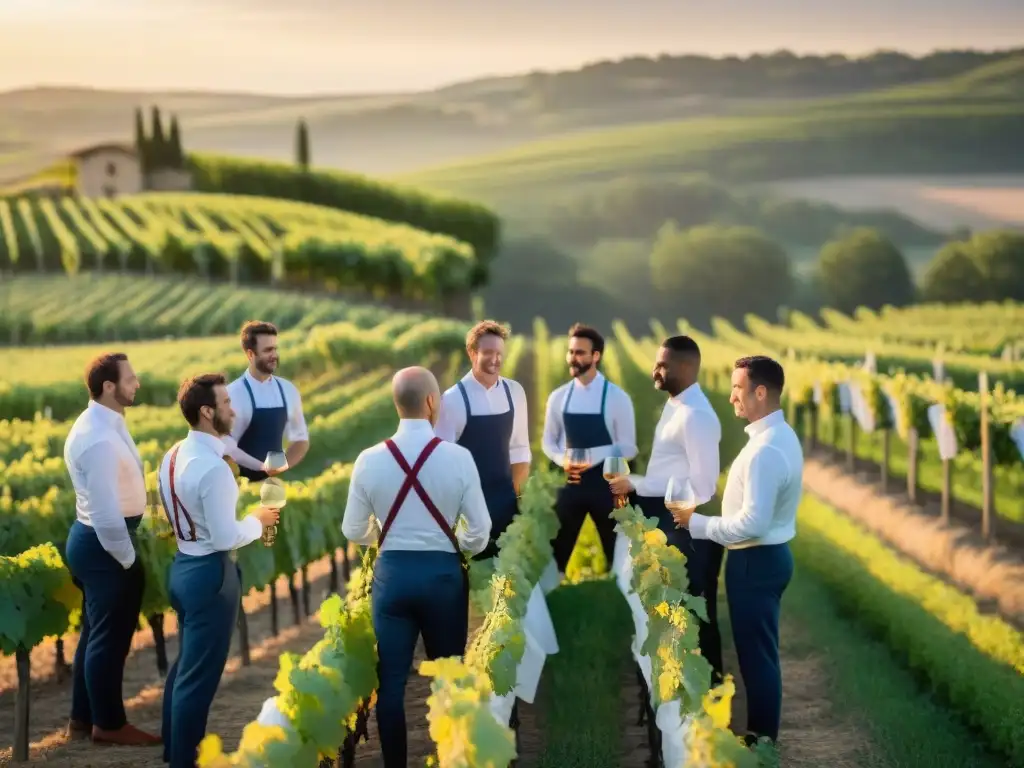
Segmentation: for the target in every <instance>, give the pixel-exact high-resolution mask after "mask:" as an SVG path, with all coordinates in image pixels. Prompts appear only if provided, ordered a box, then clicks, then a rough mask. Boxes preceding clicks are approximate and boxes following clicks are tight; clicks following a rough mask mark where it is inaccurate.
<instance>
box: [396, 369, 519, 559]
mask: <svg viewBox="0 0 1024 768" xmlns="http://www.w3.org/2000/svg"><path fill="white" fill-rule="evenodd" d="M502 382H505V383H506V384H508V391H509V394H510V395H512V405H513V406H515V414H514V415H513V417H512V436H511V437H510V438H509V441H508V458H509V464H529V463H530V459H531V458H532V455H533V454H532V452H531V451H530V433H529V424H530V419H529V414H528V413H527V411H526V391H525V390H524V389H523V385H522V384H520V383H519V382H518V381H513V380H512V379H506V378H504V377H501V376H499V377H498V382H497V383H496V384H495V385H494V386H493V387H491V388H490V389H488V388H487V387H485V386H484V385H483V384H481V383H480V382H479V381H478V380H477V378H476V376H474V375H473V372H472V371H470V372H469V373H467V374H466V375H465V376H463V377H462V386H464V387H465V388H466V397H467V398H469V408H470V411H471V412H472V414H473V415H474V416H496V415H498V414H499V413H508V397H507V396H506V395H505V387H503V386H502ZM465 428H466V403H465V401H464V400H463V399H462V392H460V391H459V386H458V385H457V384H456V385H455V386H452V387H449V388H448V389H447V390H445V393H444V394H443V395H442V396H441V413H440V414H438V419H437V425H436V426H435V427H434V434H436V435H437V436H438V437H440V438H441V439H442V440H447V441H448V442H449V443H454V442H457V441H458V439H459V437H461V436H462V430H464V429H465ZM388 535H389V536H390V535H391V534H390V533H389V534H388ZM385 542H386V540H385Z"/></svg>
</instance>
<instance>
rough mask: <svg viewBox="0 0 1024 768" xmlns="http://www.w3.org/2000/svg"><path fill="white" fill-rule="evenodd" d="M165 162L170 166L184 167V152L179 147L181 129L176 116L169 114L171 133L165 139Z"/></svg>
mask: <svg viewBox="0 0 1024 768" xmlns="http://www.w3.org/2000/svg"><path fill="white" fill-rule="evenodd" d="M167 164H168V165H170V166H171V167H172V168H184V167H185V152H184V150H183V149H182V148H181V129H180V128H178V116H177V115H171V135H170V136H169V137H168V139H167Z"/></svg>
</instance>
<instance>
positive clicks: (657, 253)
mask: <svg viewBox="0 0 1024 768" xmlns="http://www.w3.org/2000/svg"><path fill="white" fill-rule="evenodd" d="M651 283H652V285H654V286H655V288H656V289H657V290H658V292H659V293H660V294H661V295H662V297H663V298H664V299H665V300H666V301H669V302H671V303H672V304H673V305H674V306H675V309H676V315H677V316H680V317H686V318H688V319H690V320H691V321H692V322H703V321H706V320H707V319H708V318H709V317H711V316H712V315H720V316H722V317H725V318H727V319H730V320H741V319H742V318H743V316H744V315H745V314H746V313H748V312H753V313H754V314H756V315H760V316H762V317H771V316H773V315H774V314H775V311H776V309H777V308H778V307H779V305H781V304H785V303H787V302H788V301H789V298H790V295H791V293H792V291H793V287H794V280H793V270H792V266H791V264H790V260H789V256H788V255H787V253H786V251H785V250H784V249H783V248H782V246H780V245H779V244H778V243H776V242H775V241H773V240H771V239H770V238H768V237H767V236H766V235H764V234H763V233H762V232H761V231H760V230H757V229H754V228H752V227H729V226H721V225H716V224H709V225H704V226H699V227H693V228H692V229H688V230H680V229H679V228H678V227H677V226H676V225H675V224H674V223H672V222H669V223H667V224H666V225H665V226H663V227H662V228H661V230H660V231H659V232H658V236H657V238H656V240H655V243H654V250H653V252H652V254H651Z"/></svg>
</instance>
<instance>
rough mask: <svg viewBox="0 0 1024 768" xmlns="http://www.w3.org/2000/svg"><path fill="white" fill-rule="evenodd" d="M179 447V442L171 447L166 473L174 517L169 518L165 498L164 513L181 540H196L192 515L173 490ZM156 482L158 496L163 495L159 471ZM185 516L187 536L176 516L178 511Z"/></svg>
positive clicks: (169, 512) (169, 514) (169, 513)
mask: <svg viewBox="0 0 1024 768" xmlns="http://www.w3.org/2000/svg"><path fill="white" fill-rule="evenodd" d="M179 448H181V443H178V444H177V445H175V446H174V448H172V449H171V466H170V468H169V472H168V474H169V475H170V478H171V508H172V509H173V510H174V519H173V520H172V519H171V511H170V510H169V509H168V508H167V500H166V499H164V513H165V514H166V515H167V522H169V523H170V524H171V525H172V526H173V527H174V529H175V532H176V535H177V537H178V538H179V539H181V540H182V541H195V540H196V526H195V523H193V522H192V516H191V515H189V513H188V510H187V509H185V505H184V504H182V503H181V501H179V500H178V494H177V493H175V491H174V467H175V464H177V461H178V449H179ZM157 482H158V483H159V485H160V497H161V498H163V497H164V484H163V481H161V480H160V473H159V472H158V473H157ZM179 510H180V511H181V514H183V515H184V516H185V522H186V523H188V538H185V533H184V531H182V530H181V519H180V518H179V516H178V511H179Z"/></svg>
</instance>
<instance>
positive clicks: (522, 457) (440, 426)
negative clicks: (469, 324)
mask: <svg viewBox="0 0 1024 768" xmlns="http://www.w3.org/2000/svg"><path fill="white" fill-rule="evenodd" d="M506 338H508V331H507V330H506V329H505V328H504V327H502V326H501V325H499V324H498V323H496V322H494V321H493V320H484V321H482V322H480V323H477V324H476V325H475V326H473V328H471V329H470V331H469V333H468V334H467V335H466V353H467V354H468V355H469V359H470V363H471V364H472V368H471V369H470V371H469V373H467V374H466V375H465V376H464V377H463V378H462V380H461V381H460V382H458V383H457V384H456V385H455V386H454V387H450V388H449V389H448V390H447V391H446V392H445V393H444V397H442V398H441V416H440V419H439V420H438V422H437V428H436V430H435V431H436V434H437V436H438V437H440V438H441V439H442V440H447V441H448V442H452V443H458V444H459V445H461V446H462V447H463V448H465V449H466V450H468V451H469V452H470V454H471V455H472V456H473V461H475V462H476V468H477V471H478V472H479V474H480V483H481V485H482V486H483V490H484V498H486V499H487V509H488V512H489V513H490V516H491V537H490V539H491V540H490V542H489V543H488V545H487V548H486V549H485V550H484V551H483V552H482V553H480V555H479V557H478V558H477V559H484V558H488V557H494V556H495V555H496V554H498V545H497V541H498V537H500V536H501V534H502V533H504V532H505V529H506V528H508V526H509V524H510V523H511V522H512V519H513V518H514V517H515V515H516V513H517V512H518V511H519V501H518V497H519V491H520V489H521V488H522V486H523V483H524V482H526V478H527V476H528V475H529V473H530V459H531V452H530V436H529V429H528V425H529V419H528V414H527V411H526V392H525V391H524V390H523V387H522V385H521V384H520V383H519V382H518V381H513V380H512V379H506V378H504V377H503V376H501V375H500V373H501V362H502V357H503V355H504V352H505V339H506Z"/></svg>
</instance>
